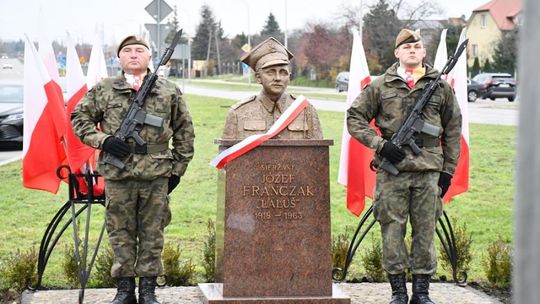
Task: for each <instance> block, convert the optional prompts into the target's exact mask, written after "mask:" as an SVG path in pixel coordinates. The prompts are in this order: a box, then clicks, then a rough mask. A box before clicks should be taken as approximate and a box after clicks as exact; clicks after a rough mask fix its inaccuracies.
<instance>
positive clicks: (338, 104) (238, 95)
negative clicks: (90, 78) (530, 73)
mask: <svg viewBox="0 0 540 304" xmlns="http://www.w3.org/2000/svg"><path fill="white" fill-rule="evenodd" d="M180 86H181V87H182V86H183V87H184V92H185V93H186V94H194V95H203V96H212V97H220V98H228V99H234V100H242V99H244V98H246V97H248V96H250V95H254V94H258V93H259V86H258V85H256V84H254V85H253V91H231V90H221V89H208V88H202V87H198V86H196V85H190V84H188V83H187V82H186V83H184V84H181V83H180ZM299 91H300V89H299ZM301 91H302V92H305V93H304V94H305V95H306V97H307V98H308V99H309V101H310V102H311V103H312V104H313V105H314V106H315V107H316V108H317V109H318V110H323V111H338V112H344V111H345V109H346V107H345V102H343V101H332V100H322V99H316V98H310V97H309V93H323V94H328V93H334V91H333V90H332V89H317V88H301ZM345 98H346V97H345V95H343V100H345ZM518 104H519V103H518V101H516V102H508V101H507V100H506V99H496V100H494V101H492V100H489V99H488V100H485V99H478V100H477V101H476V102H471V103H469V104H468V107H469V121H470V122H471V123H479V124H493V125H507V126H516V125H517V122H518ZM20 157H21V152H20V151H9V152H0V165H2V164H4V163H6V162H8V161H12V160H16V159H19V158H20Z"/></svg>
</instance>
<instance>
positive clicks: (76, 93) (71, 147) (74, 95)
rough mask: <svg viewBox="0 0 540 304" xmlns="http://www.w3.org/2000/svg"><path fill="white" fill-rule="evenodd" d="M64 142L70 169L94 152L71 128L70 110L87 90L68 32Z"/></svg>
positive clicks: (78, 167)
mask: <svg viewBox="0 0 540 304" xmlns="http://www.w3.org/2000/svg"><path fill="white" fill-rule="evenodd" d="M66 89H67V93H66V99H67V108H66V112H67V113H66V114H67V121H66V126H67V127H66V142H67V152H68V160H69V166H70V167H71V171H73V172H75V171H77V170H78V169H80V168H81V167H82V166H83V165H84V164H85V163H86V161H87V160H88V159H89V158H90V157H91V156H92V155H93V154H94V152H95V149H94V148H92V147H90V146H87V145H85V144H83V143H82V142H81V141H80V139H79V138H78V137H77V136H76V135H75V133H73V129H72V128H71V112H73V110H74V109H75V106H76V105H77V104H78V103H79V101H80V100H81V99H82V98H83V97H84V95H85V94H86V92H87V89H86V79H85V77H84V73H83V70H82V67H81V63H80V61H79V55H77V50H76V49H75V44H74V43H73V41H72V39H71V37H70V36H69V34H68V39H67V54H66Z"/></svg>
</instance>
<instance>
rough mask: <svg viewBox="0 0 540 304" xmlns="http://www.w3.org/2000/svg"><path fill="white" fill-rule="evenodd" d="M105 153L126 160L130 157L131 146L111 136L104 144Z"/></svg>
mask: <svg viewBox="0 0 540 304" xmlns="http://www.w3.org/2000/svg"><path fill="white" fill-rule="evenodd" d="M103 151H105V152H107V153H111V154H112V155H113V156H116V157H118V158H125V157H126V156H128V155H129V146H128V144H126V143H125V142H123V141H122V140H121V139H119V138H117V137H114V136H109V137H107V139H105V141H104V142H103Z"/></svg>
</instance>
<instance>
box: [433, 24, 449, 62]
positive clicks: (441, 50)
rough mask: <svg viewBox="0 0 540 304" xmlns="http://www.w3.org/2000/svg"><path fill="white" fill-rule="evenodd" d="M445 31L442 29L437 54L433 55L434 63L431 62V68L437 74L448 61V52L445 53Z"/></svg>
mask: <svg viewBox="0 0 540 304" xmlns="http://www.w3.org/2000/svg"><path fill="white" fill-rule="evenodd" d="M446 31H448V30H447V29H443V30H442V31H441V40H439V46H438V47H437V53H436V54H435V62H433V67H434V68H436V69H437V70H438V71H439V72H440V71H442V69H443V68H444V65H445V64H446V62H447V61H448V52H447V51H446Z"/></svg>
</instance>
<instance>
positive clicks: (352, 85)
mask: <svg viewBox="0 0 540 304" xmlns="http://www.w3.org/2000/svg"><path fill="white" fill-rule="evenodd" d="M370 82H371V77H370V75H369V70H368V65H367V60H366V54H365V52H364V46H363V45H362V38H361V37H360V34H359V33H358V31H353V47H352V53H351V65H350V69H349V88H348V91H347V108H350V106H351V105H352V103H353V101H354V100H355V99H356V97H357V96H358V95H360V92H361V91H362V90H363V89H364V88H365V87H366V85H368V84H369V83H370ZM371 126H372V127H374V125H373V122H371ZM372 159H373V151H372V150H371V149H369V148H367V147H366V146H364V145H363V144H361V143H360V142H359V141H358V140H356V139H355V138H353V137H351V135H350V134H349V132H348V130H347V114H345V121H344V123H343V136H342V142H341V156H340V161H339V176H338V182H339V183H340V184H342V185H344V186H346V187H347V209H349V211H351V212H352V213H353V214H354V215H356V216H359V215H360V214H361V213H362V211H363V210H364V206H365V197H366V196H367V197H369V198H373V189H374V187H375V172H373V171H372V170H371V169H370V166H369V164H370V162H371V160H372Z"/></svg>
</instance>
